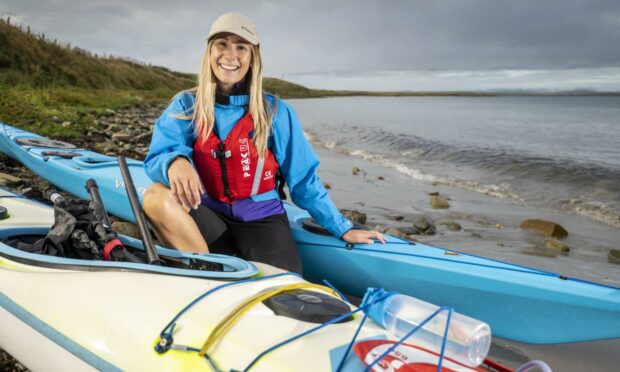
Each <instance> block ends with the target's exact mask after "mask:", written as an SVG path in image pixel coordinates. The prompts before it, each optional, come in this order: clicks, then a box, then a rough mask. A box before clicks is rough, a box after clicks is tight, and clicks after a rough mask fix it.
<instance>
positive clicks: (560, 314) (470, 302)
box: [0, 124, 620, 344]
mask: <svg viewBox="0 0 620 372" xmlns="http://www.w3.org/2000/svg"><path fill="white" fill-rule="evenodd" d="M2 126H3V128H2V129H1V130H0V150H1V151H3V152H5V153H7V154H9V155H10V156H12V157H13V158H15V159H17V160H19V161H20V162H22V163H23V164H24V165H26V166H27V167H28V168H30V169H32V170H33V171H34V172H35V173H37V174H39V175H40V176H41V177H43V178H45V179H47V180H48V181H49V182H50V183H52V184H54V185H56V186H57V187H59V188H62V189H63V190H66V191H68V192H70V193H72V194H74V195H76V196H78V197H80V198H88V194H87V192H86V190H85V188H84V186H83V185H84V183H85V181H86V180H87V179H88V178H94V179H96V181H97V183H98V184H99V190H100V193H101V196H102V199H103V201H104V203H105V206H106V208H107V209H108V211H109V212H110V213H112V214H114V215H116V216H118V217H121V218H124V219H127V220H131V221H133V216H132V214H131V209H130V207H129V201H128V199H127V196H126V194H125V190H124V183H123V182H122V178H121V176H120V171H119V169H118V164H117V163H116V160H115V159H114V158H112V157H106V156H103V155H100V154H97V153H95V152H92V151H88V150H81V149H72V150H70V151H71V152H78V153H80V156H76V157H73V158H69V159H64V158H62V157H59V156H45V154H44V153H45V151H46V150H49V149H46V148H44V147H36V146H24V145H20V144H18V143H17V139H19V138H25V137H35V138H39V136H37V135H34V134H32V133H29V132H26V131H22V130H20V129H17V128H13V127H10V126H8V125H6V124H4V125H2ZM129 166H130V171H131V174H132V177H133V179H134V183H135V185H136V187H137V188H138V191H139V195H140V197H142V193H143V191H144V189H145V188H146V187H148V185H150V184H151V183H152V181H151V180H150V179H149V178H148V176H146V174H145V172H144V168H143V164H142V163H141V162H138V161H130V162H129ZM140 191H142V192H140ZM285 208H286V211H287V214H288V218H289V221H290V224H291V229H292V233H293V236H294V238H295V241H296V242H297V245H298V247H299V250H300V254H301V257H302V261H303V266H304V276H305V277H306V278H307V279H308V280H310V281H315V282H320V281H322V280H324V279H327V280H328V281H329V282H330V283H332V284H333V285H335V286H336V287H337V288H339V289H340V290H341V291H343V292H345V293H348V294H351V295H355V296H361V295H362V294H363V292H364V291H365V290H366V288H367V287H383V288H386V289H389V290H393V291H398V292H401V293H404V294H408V295H411V296H414V297H417V298H420V299H423V300H425V301H428V302H432V303H437V304H443V305H447V306H451V307H453V308H455V310H456V311H458V312H461V313H463V314H466V315H469V316H471V317H474V318H477V319H481V320H483V321H485V322H487V323H489V325H490V326H491V328H492V331H493V333H494V335H497V336H500V337H504V338H508V339H512V340H515V341H520V342H525V343H535V344H550V343H567V342H579V341H592V340H602V339H611V338H619V337H620V290H619V289H618V288H613V287H609V286H604V285H599V284H595V283H589V282H585V281H579V280H574V279H570V278H563V277H561V276H559V275H556V274H553V273H547V272H544V271H539V270H535V269H531V268H527V267H522V266H518V265H512V264H509V263H505V262H500V261H496V260H491V259H487V258H483V257H477V256H473V255H469V254H465V253H458V252H454V251H452V250H448V249H443V248H437V247H432V246H428V245H424V244H418V243H416V244H413V243H408V242H405V241H403V240H401V239H398V238H395V237H388V242H387V243H386V244H378V243H376V244H368V245H365V244H357V245H353V246H347V244H346V243H345V242H343V241H341V240H339V239H336V238H333V237H330V236H323V235H319V234H315V233H313V232H310V231H307V230H305V229H304V228H303V227H302V221H303V220H304V219H306V218H309V215H308V214H307V212H305V211H303V210H301V209H299V208H297V207H295V206H292V205H289V204H286V205H285Z"/></svg>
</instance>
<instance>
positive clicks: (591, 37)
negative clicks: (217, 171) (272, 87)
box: [0, 0, 620, 76]
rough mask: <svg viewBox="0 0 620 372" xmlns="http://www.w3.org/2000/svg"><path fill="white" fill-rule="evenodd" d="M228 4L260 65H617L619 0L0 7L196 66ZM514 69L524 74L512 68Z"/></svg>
mask: <svg viewBox="0 0 620 372" xmlns="http://www.w3.org/2000/svg"><path fill="white" fill-rule="evenodd" d="M228 11H237V12H240V13H243V14H246V15H248V16H250V17H251V18H252V19H254V20H255V21H256V23H257V26H258V30H259V34H260V36H261V51H262V54H263V58H264V60H265V66H266V68H265V70H266V73H267V74H269V75H272V76H287V75H293V74H295V75H300V74H315V75H320V74H325V73H332V74H336V75H340V74H345V73H355V74H358V75H359V76H362V75H364V74H374V73H376V72H377V71H413V70H448V71H451V72H452V73H455V71H475V70H480V71H487V72H488V71H498V70H506V71H513V73H527V72H524V71H531V70H566V69H573V70H574V69H590V68H608V67H617V66H620V48H618V47H617V46H618V45H620V2H618V1H616V0H601V1H598V0H555V1H552V0H542V1H538V0H522V1H509V0H468V1H462V0H437V1H431V0H418V1H405V0H392V1H380V0H358V1H353V0H342V1H328V0H315V1H312V2H293V1H283V0H267V1H229V2H222V1H214V0H211V1H205V0H200V1H198V0H196V1H194V0H176V1H169V0H166V1H164V0H151V1H147V0H126V1H121V0H109V1H106V2H99V1H69V0H38V1H33V0H4V1H3V2H2V3H1V4H0V14H5V15H6V14H11V15H13V16H14V17H15V19H17V18H18V19H19V20H21V21H22V22H24V23H26V24H28V25H29V26H31V28H32V29H34V30H36V31H39V32H44V33H46V34H47V35H48V36H51V37H54V38H57V39H59V40H62V41H66V42H70V43H71V44H72V45H78V46H80V47H82V48H85V49H89V50H92V51H94V52H97V53H107V54H114V55H120V56H126V57H131V58H135V59H138V60H142V61H145V62H149V63H153V64H157V65H163V66H166V67H169V68H172V69H175V70H179V71H185V72H195V71H196V70H197V68H198V65H199V61H200V58H201V56H202V53H203V48H204V46H205V42H204V38H205V35H206V34H207V33H208V30H209V27H210V25H211V23H212V22H213V21H214V20H215V18H216V17H217V16H218V15H220V14H222V13H225V12H228ZM518 71H521V72H518Z"/></svg>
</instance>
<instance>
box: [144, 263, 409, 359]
mask: <svg viewBox="0 0 620 372" xmlns="http://www.w3.org/2000/svg"><path fill="white" fill-rule="evenodd" d="M289 275H292V276H295V277H299V278H301V276H300V275H299V274H296V273H280V274H273V275H269V276H264V277H257V278H251V279H246V280H240V281H236V282H231V283H226V284H222V285H219V286H217V287H215V288H212V289H210V290H208V291H206V292H205V293H203V294H201V295H200V296H198V297H197V298H196V299H194V300H193V301H192V302H190V303H189V304H188V305H187V306H185V307H184V308H183V309H182V310H181V311H179V312H178V313H177V314H176V315H175V316H174V317H173V319H172V320H171V321H170V322H169V323H168V324H167V325H166V327H164V329H163V330H162V331H161V332H160V336H159V339H158V340H157V341H156V345H155V351H157V352H158V353H159V354H163V353H166V352H167V351H169V350H179V351H192V352H196V353H197V354H198V355H200V356H202V357H204V358H205V359H206V360H207V361H208V363H209V364H210V366H211V368H213V370H214V371H222V369H220V368H219V367H218V366H217V364H216V362H215V360H214V359H213V357H212V356H211V355H209V353H208V350H209V348H210V347H211V346H213V344H214V343H215V342H216V341H217V340H219V339H221V338H222V336H223V335H224V333H225V332H226V331H227V330H229V329H230V328H231V327H232V326H233V325H234V322H235V321H236V320H238V319H239V318H240V317H241V316H242V315H243V314H244V313H245V312H247V311H248V310H249V308H248V306H249V307H251V306H254V305H255V304H258V303H259V302H262V301H263V300H265V299H266V298H268V297H270V296H272V295H274V294H276V293H279V292H283V291H288V290H292V289H296V288H301V287H303V288H315V289H321V290H325V291H327V292H328V293H330V294H332V295H336V296H339V297H340V295H339V293H338V292H337V291H335V290H333V289H331V288H329V287H325V286H321V285H317V284H311V283H295V284H290V285H285V286H282V287H276V288H271V289H268V290H266V291H263V292H261V293H259V294H257V295H254V296H252V297H250V298H249V299H246V300H245V301H243V302H242V303H241V304H239V305H238V306H237V307H235V309H233V310H232V311H231V312H230V313H229V314H228V315H227V316H226V317H225V318H224V319H223V320H222V321H220V323H218V325H216V327H215V328H214V329H213V330H212V332H211V334H210V335H209V337H208V338H207V341H205V343H204V345H203V346H202V347H201V348H197V347H192V346H187V345H179V344H175V343H174V339H173V337H172V336H173V334H174V331H175V328H176V323H177V321H178V320H179V318H181V316H182V315H183V314H185V313H186V312H187V311H188V310H189V309H191V308H192V307H193V306H195V305H196V304H197V303H199V302H200V301H202V300H204V299H205V298H206V297H208V296H209V295H211V294H213V293H215V292H217V291H219V290H221V289H224V288H227V287H231V286H234V285H239V284H244V283H250V282H257V281H261V280H268V279H273V278H278V277H283V276H289ZM392 294H394V292H388V293H386V294H385V295H384V296H381V297H378V298H376V299H374V300H373V301H371V302H369V303H368V304H365V305H363V306H361V307H359V308H357V309H355V310H351V311H349V312H346V313H344V314H342V315H340V316H338V317H336V318H333V319H331V320H329V321H327V322H324V323H323V324H320V325H318V326H316V327H313V328H311V329H309V330H307V331H305V332H302V333H300V334H298V335H295V336H292V337H290V338H288V339H286V340H284V341H282V342H280V343H278V344H276V345H273V346H272V347H270V348H268V349H266V350H264V351H263V352H261V353H259V354H258V355H257V356H256V357H255V358H254V359H253V360H252V361H251V362H250V363H249V364H248V365H247V366H246V367H245V368H244V369H243V371H248V370H250V368H252V367H253V366H254V365H255V364H256V363H258V361H260V360H261V359H262V358H263V357H264V356H266V355H267V354H269V353H271V352H273V351H274V350H276V349H278V348H280V347H282V346H284V345H286V344H288V343H291V342H293V341H295V340H297V339H299V338H301V337H304V336H306V335H309V334H311V333H314V332H316V331H318V330H320V329H322V328H325V327H327V326H329V325H331V324H335V323H338V322H340V321H342V320H344V319H347V318H349V317H351V316H353V315H355V314H357V313H358V312H360V311H364V310H366V309H368V308H369V307H370V306H372V305H374V304H376V303H379V302H380V301H382V300H384V299H385V298H387V297H389V296H390V295H392ZM341 298H344V297H341ZM366 318H367V315H366V314H364V317H363V319H362V321H361V322H360V325H359V326H358V327H357V329H356V332H355V334H354V336H353V339H352V340H351V342H350V343H349V345H348V347H347V350H346V352H345V353H344V355H343V357H342V359H341V361H340V363H339V366H342V365H343V363H344V361H345V360H346V357H347V356H348V353H349V351H350V349H351V348H352V346H353V344H354V343H355V339H356V338H357V336H358V334H359V331H360V330H361V328H362V326H363V325H364V322H365V320H366ZM412 334H413V332H412ZM403 341H404V340H403ZM340 369H341V367H339V369H337V371H339V370H340Z"/></svg>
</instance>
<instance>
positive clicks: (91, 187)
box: [86, 178, 112, 230]
mask: <svg viewBox="0 0 620 372" xmlns="http://www.w3.org/2000/svg"><path fill="white" fill-rule="evenodd" d="M86 191H88V194H89V195H90V200H92V201H93V202H95V204H97V206H99V208H101V212H103V223H104V224H105V227H106V228H108V229H110V230H112V221H110V216H108V212H107V211H106V210H105V207H104V206H103V200H101V195H99V186H97V181H95V180H94V179H92V178H89V179H88V180H87V181H86Z"/></svg>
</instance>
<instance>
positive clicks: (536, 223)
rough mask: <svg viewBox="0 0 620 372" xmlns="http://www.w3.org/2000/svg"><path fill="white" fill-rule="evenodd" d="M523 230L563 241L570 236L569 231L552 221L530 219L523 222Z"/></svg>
mask: <svg viewBox="0 0 620 372" xmlns="http://www.w3.org/2000/svg"><path fill="white" fill-rule="evenodd" d="M521 228H522V229H524V230H530V231H534V232H537V233H539V234H541V235H545V236H551V237H554V238H557V239H563V238H565V237H567V236H568V231H566V229H564V228H563V227H562V226H560V225H559V224H557V223H555V222H552V221H545V220H538V219H528V220H525V221H523V222H521Z"/></svg>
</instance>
